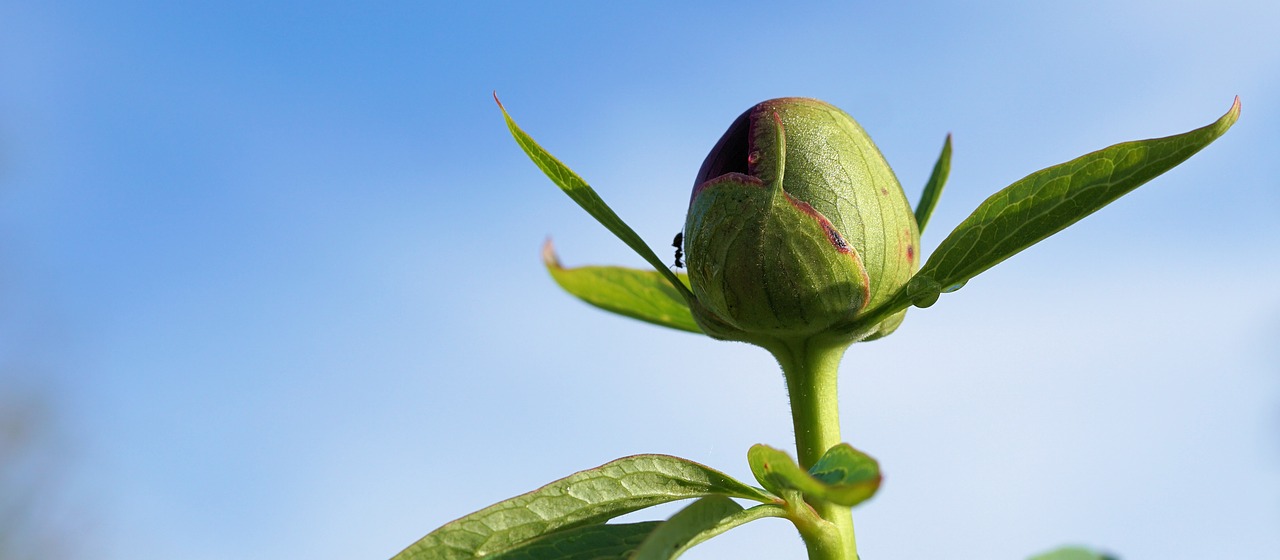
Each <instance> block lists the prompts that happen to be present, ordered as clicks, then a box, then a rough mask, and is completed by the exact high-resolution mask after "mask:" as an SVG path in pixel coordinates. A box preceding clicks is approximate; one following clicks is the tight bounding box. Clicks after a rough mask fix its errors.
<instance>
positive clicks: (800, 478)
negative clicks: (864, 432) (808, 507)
mask: <svg viewBox="0 0 1280 560" xmlns="http://www.w3.org/2000/svg"><path fill="white" fill-rule="evenodd" d="M747 462H749V463H750V464H751V472H752V474H754V475H755V476H756V480H758V481H760V484H761V485H763V486H764V487H765V488H766V489H768V490H769V491H771V492H773V493H774V494H779V495H780V494H782V492H783V491H785V490H799V491H800V493H802V494H804V495H805V497H807V498H811V499H818V500H825V501H828V502H832V503H836V504H840V505H843V506H854V505H857V504H859V503H862V502H864V501H866V500H867V499H868V498H870V497H871V496H874V495H875V493H876V491H877V490H879V489H880V465H879V463H877V462H876V460H875V459H872V458H871V457H870V456H868V455H867V454H865V453H863V452H861V451H858V450H856V449H854V448H853V447H852V446H850V445H849V444H847V443H842V444H840V445H837V446H835V447H832V448H831V449H829V450H828V451H827V452H826V453H825V454H823V455H822V457H821V458H819V459H818V461H817V462H816V463H814V465H813V468H811V469H809V470H808V471H805V470H804V469H801V468H800V466H799V465H797V464H796V462H795V460H793V459H792V458H791V456H790V455H787V454H786V453H785V452H783V451H780V450H777V449H774V448H772V447H769V446H767V445H764V444H756V445H753V446H752V447H751V450H750V451H748V452H747Z"/></svg>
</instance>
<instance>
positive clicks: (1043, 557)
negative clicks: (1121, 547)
mask: <svg viewBox="0 0 1280 560" xmlns="http://www.w3.org/2000/svg"><path fill="white" fill-rule="evenodd" d="M1028 560H1117V558H1116V557H1115V556H1111V555H1108V554H1099V553H1097V552H1094V551H1092V550H1089V549H1087V548H1080V547H1074V546H1069V547H1066V548H1059V549H1058V550H1054V551H1052V552H1046V553H1044V554H1038V555H1036V556H1032V557H1031V558H1029V559H1028Z"/></svg>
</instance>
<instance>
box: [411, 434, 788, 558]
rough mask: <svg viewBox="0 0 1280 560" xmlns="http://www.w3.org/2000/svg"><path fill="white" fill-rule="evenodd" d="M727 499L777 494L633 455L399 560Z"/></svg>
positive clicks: (497, 508) (492, 512)
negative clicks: (676, 504)
mask: <svg viewBox="0 0 1280 560" xmlns="http://www.w3.org/2000/svg"><path fill="white" fill-rule="evenodd" d="M716 494H720V495H725V496H731V497H735V498H745V499H748V500H755V501H758V502H764V503H772V502H774V501H775V500H776V498H775V497H774V496H771V495H769V494H766V493H764V492H762V491H760V490H759V489H756V488H752V487H750V486H747V485H745V484H743V483H741V482H738V481H737V480H734V479H732V478H730V477H729V476H728V475H726V474H724V473H721V472H719V471H716V470H714V469H711V468H708V467H706V466H703V465H700V464H698V463H694V462H692V461H688V460H685V459H681V458H679V457H671V456H669V455H635V456H632V457H624V458H622V459H618V460H616V461H612V462H609V463H606V464H604V465H601V466H599V467H596V468H594V469H588V470H585V471H582V472H579V473H576V474H573V475H570V476H568V477H565V478H562V479H560V480H557V481H555V482H552V483H551V484H548V485H546V486H543V487H542V488H539V489H537V490H534V491H533V492H529V493H528V494H523V495H521V496H517V497H515V498H512V499H510V500H506V501H503V502H499V503H497V504H494V505H492V506H489V507H487V508H484V509H482V510H480V511H477V512H475V513H473V514H471V515H468V516H466V517H463V518H461V519H457V520H454V521H452V522H449V523H447V524H445V525H444V526H443V527H441V528H439V529H436V530H435V531H432V532H431V533H430V534H428V535H427V536H425V537H423V538H422V539H421V540H419V541H418V542H416V543H414V544H413V545H411V546H409V547H408V548H406V549H405V550H404V551H403V552H401V553H400V554H398V555H396V556H395V560H464V559H471V558H478V557H483V556H489V555H493V554H498V553H501V552H507V551H510V550H512V549H514V548H516V547H518V546H521V545H523V544H525V543H526V542H528V541H530V540H531V539H534V538H537V537H540V536H542V535H547V534H550V533H555V532H557V531H563V530H566V529H572V528H574V527H581V526H584V525H595V524H600V523H604V522H605V521H608V520H609V519H612V518H614V517H617V516H619V515H622V514H625V513H630V512H633V511H636V510H639V509H643V508H647V507H649V506H654V505H657V504H662V503H666V502H671V501H675V500H683V499H687V498H700V497H702V496H710V495H716Z"/></svg>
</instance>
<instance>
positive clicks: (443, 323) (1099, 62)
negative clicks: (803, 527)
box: [0, 1, 1280, 560]
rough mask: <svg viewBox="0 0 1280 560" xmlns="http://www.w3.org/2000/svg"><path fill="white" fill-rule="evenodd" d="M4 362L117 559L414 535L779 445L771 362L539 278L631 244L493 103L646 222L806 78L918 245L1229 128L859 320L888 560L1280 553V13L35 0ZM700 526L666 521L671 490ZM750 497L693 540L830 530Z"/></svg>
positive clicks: (664, 237) (26, 6)
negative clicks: (845, 119) (943, 284)
mask: <svg viewBox="0 0 1280 560" xmlns="http://www.w3.org/2000/svg"><path fill="white" fill-rule="evenodd" d="M0 21H2V22H4V23H3V27H4V29H5V31H4V33H0V266H2V267H3V268H0V270H3V271H4V273H3V274H2V275H0V286H3V291H2V292H0V309H3V311H4V318H3V319H2V320H0V364H2V365H3V373H0V380H2V381H3V382H4V384H5V385H4V386H5V387H8V389H0V390H6V391H12V392H13V394H28V393H34V394H39V395H43V398H45V399H47V401H48V402H49V407H50V408H51V410H53V411H54V413H55V418H56V424H57V427H58V432H59V434H60V435H59V442H60V444H61V445H62V446H63V448H64V454H63V456H62V459H61V461H62V462H63V464H64V465H65V466H64V467H63V468H62V469H61V471H62V472H60V473H59V476H58V479H59V480H60V481H61V482H62V483H63V486H62V487H61V488H60V489H59V490H58V492H57V493H58V496H59V499H58V504H59V506H58V507H57V508H53V509H56V510H57V514H56V515H54V516H55V517H57V519H55V520H54V521H52V522H51V523H52V525H53V526H55V527H59V528H61V529H62V530H65V531H68V532H69V533H73V534H74V535H75V537H73V538H68V540H69V541H72V544H71V547H72V549H73V550H77V549H78V550H81V551H83V552H84V553H86V554H85V555H86V556H92V557H95V558H103V559H108V560H114V559H131V560H133V559H142V560H146V559H150V558H157V559H158V558H172V557H182V558H191V559H205V558H208V559H221V558H267V557H315V558H384V557H388V556H390V555H391V554H394V553H395V552H396V551H398V550H399V549H400V548H402V547H403V546H405V545H407V544H409V543H411V542H412V541H413V540H415V539H417V538H418V537H420V536H421V535H422V534H425V533H426V532H428V531H429V530H431V529H433V528H434V527H436V526H438V525H440V524H442V523H444V522H446V521H449V520H451V519H453V518H455V517H458V516H460V515H462V514H465V513H468V512H470V511H472V510H475V509H478V508H480V507H483V506H485V505H488V504H489V503H492V502H494V501H497V500H500V499H503V498H506V497H509V496H512V495H515V494H518V493H521V492H524V491H527V490H531V489H533V488H535V487H537V486H539V485H541V484H543V483H545V482H549V481H551V480H553V479H555V478H558V477H560V476H563V475H567V474H569V473H571V472H573V471H575V470H578V469H582V468H587V467H591V466H595V465H598V464H600V463H603V462H605V461H608V460H610V459H613V458H616V457H619V456H623V455H628V454H633V453H639V452H662V453H671V454H676V455H681V456H684V457H688V458H690V459H694V460H697V461H700V462H703V463H706V464H708V465H712V466H714V467H717V468H720V469H723V470H725V471H727V472H729V473H730V474H733V475H736V476H739V477H745V478H749V477H750V475H749V471H748V470H747V468H746V465H745V453H746V449H747V448H748V447H749V446H750V445H751V444H753V443H757V442H764V443H769V444H772V445H775V446H778V447H787V446H789V445H790V441H791V434H790V423H789V420H788V418H787V413H786V409H785V406H786V403H785V397H784V394H783V392H782V384H781V383H782V382H781V377H780V376H779V375H778V374H777V372H776V371H775V370H776V365H775V364H773V363H772V362H771V360H770V359H769V358H768V356H767V355H766V354H765V353H764V352H762V351H760V350H757V349H754V348H751V347H747V346H744V345H737V344H729V343H716V342H713V341H710V340H708V339H704V338H700V337H695V336H692V335H687V334H682V333H677V332H668V331H664V330H661V329H658V328H656V327H650V326H647V325H644V324H640V323H635V322H629V321H627V320H625V319H621V318H616V317H612V316H607V315H604V314H602V313H599V312H597V311H595V310H593V309H591V308H588V307H587V306H585V305H582V304H580V303H578V302H576V301H573V300H572V299H570V298H569V297H568V296H565V295H563V294H561V293H559V292H558V291H557V289H556V288H555V286H554V285H553V284H552V282H551V280H550V279H549V278H548V277H547V275H546V274H545V272H544V271H543V270H542V269H541V267H540V264H539V262H538V258H537V257H538V248H539V245H540V244H541V243H542V241H543V239H545V238H546V237H547V236H548V235H550V236H553V237H554V238H555V240H556V242H557V246H558V247H559V249H560V251H561V255H562V258H563V259H564V260H565V261H566V263H567V264H571V265H572V264H585V263H610V264H624V265H632V266H641V265H642V263H641V262H640V261H639V259H638V258H637V257H635V256H634V255H632V254H630V252H629V251H628V250H627V249H626V248H625V247H624V246H623V245H622V244H621V243H619V242H617V241H616V240H614V239H612V238H611V237H610V236H609V235H608V234H607V233H606V232H605V231H604V230H603V229H602V228H601V227H600V226H598V225H596V224H595V223H594V222H592V221H591V220H590V218H588V217H587V216H586V215H585V214H583V213H582V212H581V211H580V210H578V209H577V208H576V207H575V206H574V205H573V204H572V203H571V202H570V201H569V200H568V199H567V198H566V197H564V196H563V195H561V194H560V193H558V192H557V191H556V189H555V188H554V187H553V186H552V185H551V184H550V183H549V182H548V181H547V180H545V179H544V178H543V177H542V176H541V175H540V174H539V173H538V172H537V170H536V168H535V167H534V166H533V165H532V164H530V163H529V162H528V161H527V160H525V159H524V157H523V155H522V154H521V153H520V152H519V150H518V149H517V148H516V146H515V145H514V143H513V142H512V141H511V140H510V137H509V136H508V135H507V132H506V130H505V128H504V127H503V125H502V121H501V118H500V114H499V113H498V112H497V109H496V107H495V106H494V104H493V101H492V98H491V97H490V95H491V92H493V91H494V90H496V91H497V92H498V93H499V95H501V96H502V99H503V101H504V103H505V104H506V106H507V107H508V109H509V110H511V112H512V114H513V116H514V117H515V118H516V119H517V120H518V121H519V122H520V123H521V125H522V126H523V127H524V128H525V129H526V130H527V131H528V132H530V133H531V134H532V135H533V136H534V137H535V138H537V139H538V140H539V141H540V142H542V143H543V145H544V146H545V147H547V148H548V149H549V150H551V151H552V152H553V153H555V154H556V155H558V156H559V157H560V158H561V159H563V160H564V161H566V162H567V163H568V164H569V165H571V166H572V167H574V168H575V169H576V170H577V171H578V172H579V173H580V174H581V175H582V176H584V177H585V178H586V179H587V180H589V181H590V182H592V183H593V185H594V186H595V187H596V188H597V190H598V191H599V192H600V193H601V194H602V196H603V197H604V198H605V199H606V200H608V201H609V202H610V203H611V204H612V205H613V207H614V208H615V209H616V210H617V211H618V212H619V213H620V214H621V215H622V216H623V217H624V218H625V219H626V220H628V221H629V222H630V223H631V224H632V225H633V226H634V227H635V229H636V230H637V231H638V232H639V233H640V234H641V235H642V236H644V237H645V238H646V239H648V240H649V242H650V244H651V245H654V246H655V247H665V246H666V244H667V243H669V240H670V238H671V236H672V235H673V234H674V233H675V232H676V231H679V230H680V229H681V227H682V225H683V219H684V211H685V205H686V204H687V200H688V198H687V197H688V189H689V188H690V187H691V186H692V185H691V181H692V180H693V176H694V174H695V173H696V170H697V168H698V165H699V164H700V162H701V160H702V158H703V157H704V156H705V154H706V152H707V150H709V149H710V147H711V145H712V144H714V142H715V140H716V139H717V138H718V137H719V135H720V134H721V133H722V132H723V131H724V129H725V128H726V127H727V126H728V124H729V123H730V122H731V121H732V119H733V118H734V117H736V116H737V115H738V114H739V113H740V112H741V111H743V110H744V109H746V108H747V107H749V106H750V105H752V104H753V103H756V102H758V101H761V100H764V99H768V98H771V97H779V96H789V95H802V96H811V97H818V98H821V99H824V100H826V101H829V102H831V103H833V104H835V105H837V106H840V107H841V108H843V109H845V110H846V111H847V112H848V113H850V114H851V115H853V116H854V117H855V118H856V119H858V120H859V121H860V122H861V124H862V125H863V126H864V127H865V128H866V129H867V130H868V131H869V132H870V133H871V135H872V136H873V137H874V138H875V139H876V141H877V143H878V144H879V145H880V147H881V149H882V151H883V152H884V153H885V155H886V157H887V159H888V160H889V161H890V163H891V164H892V165H893V166H894V169H895V171H896V172H897V174H898V177H899V179H900V180H901V181H902V183H903V185H904V188H905V189H906V190H907V193H908V197H909V198H910V199H911V200H913V201H914V200H915V198H916V197H917V196H918V192H919V189H920V186H921V185H922V184H923V182H924V180H925V178H926V177H927V175H928V172H929V170H930V168H931V166H932V164H933V160H934V158H935V157H936V155H937V151H938V149H939V148H940V146H941V143H942V139H943V137H944V135H945V134H947V133H948V132H950V133H952V134H954V139H955V155H954V160H953V167H952V174H951V182H950V184H949V186H948V190H947V191H946V193H945V194H944V196H943V198H942V200H941V203H940V205H939V209H938V211H937V212H936V213H935V215H934V218H933V221H932V222H931V224H930V229H929V231H928V232H927V233H926V234H925V236H924V241H923V243H924V246H925V249H926V254H927V252H928V250H929V249H931V248H932V247H933V246H936V244H937V243H938V242H939V241H940V240H941V239H942V237H944V236H945V234H946V232H947V231H949V230H950V228H951V227H953V226H954V225H955V224H957V223H958V222H959V221H960V220H962V219H963V218H964V217H965V216H966V215H967V214H968V213H969V211H971V210H972V209H973V208H974V207H975V206H976V205H977V204H978V203H979V202H981V201H982V200H983V199H984V198H985V197H986V196H988V195H989V194H991V193H992V192H994V191H995V190H997V189H999V188H1001V187H1003V186H1004V185H1007V184H1008V183H1010V182H1012V181H1014V180H1016V179H1018V178H1020V177H1022V176H1023V175H1025V174H1027V173H1030V172H1032V171H1034V170H1036V169H1039V168H1041V167H1044V166H1047V165H1051V164H1054V163H1058V162H1061V161H1065V160H1067V159H1070V158H1072V157H1075V156H1077V155H1080V154H1083V153H1085V152H1088V151H1091V150H1094V149H1098V148H1101V147H1104V146H1106V145H1109V144H1112V143H1115V142H1119V141H1124V140H1130V139H1137V138H1146V137H1153V136H1164V135H1168V134H1174V133H1178V132H1183V131H1186V130H1189V129H1191V128H1194V127H1197V126H1201V125H1203V124H1207V123H1208V122H1210V121H1212V120H1213V119H1215V118H1217V117H1218V116H1219V115H1221V114H1222V113H1223V112H1225V111H1226V110H1227V108H1228V107H1229V105H1230V103H1231V100H1232V98H1233V97H1234V96H1236V95H1239V96H1240V97H1241V99H1242V103H1243V112H1242V116H1241V119H1240V121H1239V123H1238V124H1237V125H1236V127H1235V128H1234V129H1232V130H1231V131H1230V132H1229V133H1228V134H1227V135H1226V136H1224V137H1223V138H1222V139H1220V140H1219V141H1218V142H1217V143H1215V144H1214V145H1212V146H1210V147H1209V148H1207V149H1206V150H1205V151H1204V152H1202V153H1201V154H1199V155H1197V156H1195V157H1194V158H1192V159H1191V160H1190V161H1188V162H1187V163H1186V164H1184V165H1183V166H1181V167H1179V168H1177V169H1175V170H1173V171H1172V172H1170V173H1169V174H1168V175H1166V176H1164V177H1161V178H1159V179H1157V180H1156V181H1154V182H1152V183H1151V184H1149V185H1147V186H1144V187H1142V188H1141V189H1139V190H1138V191H1137V192H1135V193H1133V194H1131V195H1129V196H1127V197H1125V198H1124V199H1122V200H1121V201H1119V202H1117V203H1116V204H1114V205H1113V206H1111V207H1108V208H1107V209H1105V210H1104V211H1103V212H1101V213H1099V214H1097V215H1095V216H1093V217H1090V218H1088V219H1086V220H1084V221H1083V222H1081V223H1080V224H1078V225H1076V226H1074V227H1073V228H1071V229H1070V230H1068V231H1067V232H1065V233H1063V234H1060V235H1059V236H1058V237H1055V238H1053V239H1051V240H1049V241H1047V242H1045V243H1043V244H1042V246H1038V247H1036V248H1035V249H1034V250H1032V251H1029V252H1027V253H1025V254H1021V255H1018V256H1017V257H1015V258H1013V259H1011V260H1010V261H1008V262H1006V263H1004V264H1002V265H1001V266H999V267H998V268H996V269H993V270H991V271H989V272H987V273H985V274H983V275H982V276H980V277H978V278H977V279H975V280H973V281H972V282H970V283H969V284H968V286H966V287H965V288H964V289H963V290H961V291H959V292H956V293H954V294H949V295H946V296H944V297H943V298H942V299H941V300H940V301H939V302H938V304H937V305H935V306H934V307H932V308H930V309H928V310H915V311H912V312H911V313H909V315H908V317H907V321H906V323H905V324H904V326H903V327H902V328H901V329H900V330H899V331H898V332H897V333H895V334H894V336H892V337H890V338H888V339H885V340H882V341H877V342H874V343H869V344H865V345H859V346H855V347H854V348H853V349H851V350H850V352H849V354H848V355H847V356H846V359H845V362H844V369H845V373H844V376H843V378H842V395H841V404H842V406H843V410H844V415H845V416H844V429H845V432H846V437H847V438H848V439H849V440H850V441H852V443H853V444H854V445H856V446H858V447H860V448H863V449H865V450H867V451H868V452H870V453H871V454H873V455H875V456H877V457H878V458H879V459H880V460H881V462H882V465H883V468H884V470H885V475H886V482H885V486H884V487H883V489H882V492H881V494H880V495H879V496H877V497H876V498H875V499H874V500H873V501H871V502H869V503H868V504H866V505H865V506H862V507H860V508H859V509H858V510H857V511H856V512H855V522H856V523H857V528H858V532H859V543H860V546H861V551H862V554H863V555H864V557H867V558H904V559H907V558H921V559H926V558H938V557H971V558H1022V557H1025V556H1026V555H1027V554H1029V553H1032V552H1035V551H1038V550H1041V549H1044V548H1049V547H1052V546H1056V545H1059V544H1064V543H1081V544H1090V545H1096V546H1099V547H1104V548H1107V549H1110V550H1114V551H1116V552H1119V553H1122V554H1123V555H1124V556H1125V557H1126V558H1193V557H1218V558H1262V557H1265V555H1266V554H1267V552H1266V551H1272V550H1276V549H1277V548H1280V533H1278V532H1277V531H1276V530H1275V528H1276V527H1278V526H1280V448H1278V447H1277V442H1280V381H1278V380H1277V373H1280V352H1278V351H1277V350H1276V349H1275V345H1274V344H1275V341H1276V339H1277V338H1278V335H1280V295H1277V293H1276V290H1275V289H1274V285H1275V282H1274V278H1276V277H1277V274H1278V273H1280V258H1277V257H1278V254H1277V251H1276V247H1277V246H1280V225H1278V224H1280V220H1277V211H1278V210H1280V189H1278V188H1277V187H1280V179H1277V177H1280V159H1277V158H1276V157H1275V153H1276V148H1277V142H1276V140H1275V135H1274V131H1275V130H1277V129H1280V114H1277V105H1276V103H1275V99H1276V98H1277V94H1278V93H1280V42H1277V41H1276V40H1275V38H1274V30H1275V29H1276V27H1277V25H1278V24H1280V6H1278V5H1277V4H1275V3H1274V2H1263V1H1258V2H1230V1H1228V2H1219V3H1214V4H1213V5H1209V3H1204V2H1153V1H1152V2H1142V1H1112V2H1075V3H1041V2H978V3H973V2H968V3H955V4H944V3H916V4H913V5H911V6H905V5H904V6H897V5H889V4H886V3H864V2H826V3H822V2H819V3H803V4H802V6H783V5H769V4H764V3H741V2H739V3H729V2H705V3H698V4H697V5H689V4H687V3H665V2H649V3H641V4H618V3H593V2H572V3H568V2H566V3H554V4H551V5H537V6H533V5H521V4H517V3H501V2H497V3H485V2H470V3H457V4H456V5H454V4H449V5H444V4H439V5H434V4H428V3H417V2H384V3H376V4H371V5H358V6H357V5H347V4H346V3H330V2H296V3H295V2H278V3H270V4H265V5H264V4H263V3H248V2H222V3H217V4H216V5H207V6H196V5H186V6H178V5H174V4H172V3H163V2H114V3H88V2H85V3H80V2H51V3H39V4H37V3H29V2H28V3H24V2H17V3H4V4H0ZM666 511H669V510H666ZM801 550H802V548H801V545H800V544H799V542H798V540H797V539H796V538H795V537H794V531H793V530H791V528H790V527H788V526H787V525H786V524H785V523H783V522H774V523H771V522H769V521H764V522H760V523H759V526H758V527H757V526H756V525H753V526H751V527H750V528H745V529H740V530H738V531H736V532H733V533H730V534H729V535H727V536H725V537H723V538H722V540H717V541H713V542H712V543H711V544H709V545H707V548H705V549H701V550H699V549H695V551H694V552H693V553H691V554H689V555H688V556H686V557H687V558H694V559H697V558H703V559H711V558H730V557H779V558H793V557H799V555H800V554H801V552H800V551H801Z"/></svg>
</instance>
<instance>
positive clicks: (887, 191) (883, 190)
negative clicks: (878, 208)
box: [880, 187, 889, 194]
mask: <svg viewBox="0 0 1280 560" xmlns="http://www.w3.org/2000/svg"><path fill="white" fill-rule="evenodd" d="M880 194H889V189H886V188H884V187H880Z"/></svg>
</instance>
